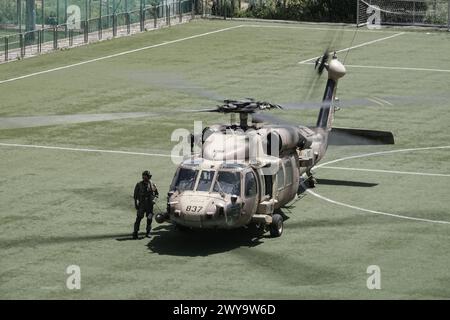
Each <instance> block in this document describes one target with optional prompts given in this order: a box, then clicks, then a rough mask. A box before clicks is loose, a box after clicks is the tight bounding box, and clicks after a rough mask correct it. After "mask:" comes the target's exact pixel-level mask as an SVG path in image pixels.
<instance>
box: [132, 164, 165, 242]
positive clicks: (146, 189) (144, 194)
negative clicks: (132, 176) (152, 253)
mask: <svg viewBox="0 0 450 320" xmlns="http://www.w3.org/2000/svg"><path fill="white" fill-rule="evenodd" d="M151 177H152V175H151V174H150V171H147V170H146V171H144V172H142V181H140V182H138V183H137V184H136V187H135V188H134V207H135V208H136V210H137V216H136V222H135V223H134V232H133V239H137V238H138V232H139V225H140V224H141V220H142V218H144V214H145V216H146V217H147V234H146V236H147V238H150V230H151V229H152V219H153V203H154V199H155V198H157V197H158V196H159V193H158V189H157V188H156V185H155V184H154V183H153V182H152V181H151V180H150V179H151Z"/></svg>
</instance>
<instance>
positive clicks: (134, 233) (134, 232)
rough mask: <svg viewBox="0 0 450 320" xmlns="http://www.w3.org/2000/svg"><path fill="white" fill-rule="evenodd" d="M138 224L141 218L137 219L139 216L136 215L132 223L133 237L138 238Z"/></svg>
mask: <svg viewBox="0 0 450 320" xmlns="http://www.w3.org/2000/svg"><path fill="white" fill-rule="evenodd" d="M140 224H141V219H139V217H137V218H136V222H135V223H134V231H133V239H138V232H139V225H140Z"/></svg>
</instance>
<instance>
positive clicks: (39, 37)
mask: <svg viewBox="0 0 450 320" xmlns="http://www.w3.org/2000/svg"><path fill="white" fill-rule="evenodd" d="M41 33H42V30H41V31H38V32H37V35H38V40H37V41H38V43H37V49H38V52H39V53H41V49H42V47H41V37H42V34H41Z"/></svg>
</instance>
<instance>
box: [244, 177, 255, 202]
mask: <svg viewBox="0 0 450 320" xmlns="http://www.w3.org/2000/svg"><path fill="white" fill-rule="evenodd" d="M255 195H256V178H255V174H254V173H253V172H247V173H246V174H245V196H246V197H247V198H251V197H254V196H255Z"/></svg>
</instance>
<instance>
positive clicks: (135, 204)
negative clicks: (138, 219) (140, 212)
mask: <svg viewBox="0 0 450 320" xmlns="http://www.w3.org/2000/svg"><path fill="white" fill-rule="evenodd" d="M134 207H135V208H136V210H137V209H139V206H138V204H137V202H135V203H134Z"/></svg>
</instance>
